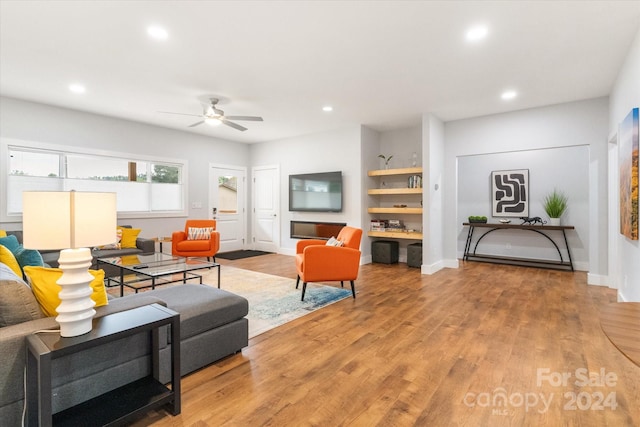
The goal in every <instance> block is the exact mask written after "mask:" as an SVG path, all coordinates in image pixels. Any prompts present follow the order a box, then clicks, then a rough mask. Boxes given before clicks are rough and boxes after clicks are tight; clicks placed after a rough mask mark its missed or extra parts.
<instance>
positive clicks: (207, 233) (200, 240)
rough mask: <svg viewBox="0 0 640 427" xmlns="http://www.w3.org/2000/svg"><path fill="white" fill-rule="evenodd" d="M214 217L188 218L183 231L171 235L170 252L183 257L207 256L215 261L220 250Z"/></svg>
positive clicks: (218, 234)
mask: <svg viewBox="0 0 640 427" xmlns="http://www.w3.org/2000/svg"><path fill="white" fill-rule="evenodd" d="M215 230H216V220H215V219H188V220H187V221H186V223H185V225H184V231H174V232H173V234H172V235H171V254H172V255H176V256H183V257H207V261H209V258H213V261H214V262H215V261H216V254H217V253H218V251H219V250H220V233H218V232H217V231H215Z"/></svg>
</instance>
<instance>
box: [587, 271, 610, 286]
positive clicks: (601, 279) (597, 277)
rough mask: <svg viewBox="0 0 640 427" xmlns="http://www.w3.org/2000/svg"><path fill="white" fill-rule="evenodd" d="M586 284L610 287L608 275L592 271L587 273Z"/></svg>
mask: <svg viewBox="0 0 640 427" xmlns="http://www.w3.org/2000/svg"><path fill="white" fill-rule="evenodd" d="M587 285H594V286H606V287H609V288H610V287H611V286H609V276H603V275H601V274H593V273H587Z"/></svg>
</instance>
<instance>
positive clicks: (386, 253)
mask: <svg viewBox="0 0 640 427" xmlns="http://www.w3.org/2000/svg"><path fill="white" fill-rule="evenodd" d="M398 247H399V244H398V242H396V241H395V240H374V241H373V242H371V260H372V261H373V262H379V263H382V264H395V263H397V262H398Z"/></svg>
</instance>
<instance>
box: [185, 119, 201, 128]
mask: <svg viewBox="0 0 640 427" xmlns="http://www.w3.org/2000/svg"><path fill="white" fill-rule="evenodd" d="M203 123H204V120H202V121H199V122H195V123H194V124H192V125H189V126H188V127H190V128H193V127H196V126H199V125H201V124H203Z"/></svg>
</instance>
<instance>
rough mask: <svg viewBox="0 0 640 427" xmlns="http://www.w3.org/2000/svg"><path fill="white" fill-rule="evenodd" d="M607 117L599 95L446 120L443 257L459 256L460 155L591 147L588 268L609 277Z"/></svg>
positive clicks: (599, 278)
mask: <svg viewBox="0 0 640 427" xmlns="http://www.w3.org/2000/svg"><path fill="white" fill-rule="evenodd" d="M607 118H608V100H607V98H597V99H591V100H586V101H579V102H572V103H567V104H560V105H552V106H547V107H542V108H535V109H529V110H522V111H514V112H510V113H505V114H496V115H491V116H485V117H478V118H473V119H466V120H458V121H453V122H448V123H445V139H446V144H445V164H444V182H445V188H446V194H445V207H444V224H445V226H444V230H445V231H444V237H443V239H444V258H445V260H451V261H453V260H455V259H456V258H457V257H458V256H459V254H458V242H459V236H460V235H461V234H463V233H466V231H465V230H464V229H463V226H462V222H461V216H460V215H468V213H467V212H458V206H457V202H458V200H459V198H458V193H459V191H460V188H459V185H460V183H459V176H461V175H462V174H463V173H464V171H463V170H462V169H460V170H458V168H459V162H458V160H459V158H460V157H462V156H474V155H482V154H492V153H509V152H527V151H530V152H533V151H534V150H540V149H550V148H557V147H571V146H580V145H585V146H588V147H589V165H588V166H587V168H588V170H589V184H588V188H589V190H588V191H589V196H588V200H589V209H588V211H589V220H588V224H589V225H588V229H589V236H588V237H585V238H586V239H588V240H587V242H586V245H587V246H588V248H589V249H588V251H589V256H588V264H589V266H588V268H589V273H590V279H591V280H593V281H596V282H601V281H603V280H604V279H602V277H603V276H604V277H606V275H607V231H608V226H607V221H608V217H607V194H606V188H607V172H606V171H607V134H608V130H607ZM554 166H556V167H557V166H558V165H557V164H556V165H554ZM560 167H562V165H560ZM570 196H571V195H570ZM578 237H579V236H578Z"/></svg>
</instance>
